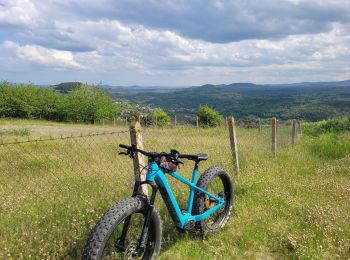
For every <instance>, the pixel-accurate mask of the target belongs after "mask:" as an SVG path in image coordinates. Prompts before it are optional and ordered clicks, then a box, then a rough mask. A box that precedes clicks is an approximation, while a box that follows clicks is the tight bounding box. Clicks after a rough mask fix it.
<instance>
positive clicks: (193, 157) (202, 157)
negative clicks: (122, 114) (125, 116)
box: [119, 144, 208, 161]
mask: <svg viewBox="0 0 350 260" xmlns="http://www.w3.org/2000/svg"><path fill="white" fill-rule="evenodd" d="M119 147H121V148H124V149H127V150H128V152H127V153H126V155H130V154H131V153H134V152H139V153H142V154H143V155H145V156H147V157H150V158H156V157H161V156H170V157H174V159H178V158H183V159H188V160H194V161H200V160H206V159H208V155H207V154H198V155H192V154H180V153H179V152H178V151H176V150H171V152H170V153H165V152H161V153H156V152H146V151H144V150H141V149H138V148H136V145H132V146H129V145H125V144H119ZM121 154H123V153H121ZM124 154H125V153H124Z"/></svg>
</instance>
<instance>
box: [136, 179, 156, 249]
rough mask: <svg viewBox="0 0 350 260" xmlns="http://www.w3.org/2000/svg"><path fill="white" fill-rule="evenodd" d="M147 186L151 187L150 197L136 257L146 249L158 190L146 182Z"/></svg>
mask: <svg viewBox="0 0 350 260" xmlns="http://www.w3.org/2000/svg"><path fill="white" fill-rule="evenodd" d="M148 184H150V185H151V187H152V195H151V199H150V201H149V204H148V208H147V212H146V218H145V221H144V223H143V228H142V233H141V236H140V240H139V246H138V248H137V255H138V256H141V254H142V253H143V252H144V251H145V249H146V244H147V238H148V231H149V225H150V223H151V217H152V212H153V209H154V201H155V199H156V194H157V190H158V186H157V184H155V183H150V182H148Z"/></svg>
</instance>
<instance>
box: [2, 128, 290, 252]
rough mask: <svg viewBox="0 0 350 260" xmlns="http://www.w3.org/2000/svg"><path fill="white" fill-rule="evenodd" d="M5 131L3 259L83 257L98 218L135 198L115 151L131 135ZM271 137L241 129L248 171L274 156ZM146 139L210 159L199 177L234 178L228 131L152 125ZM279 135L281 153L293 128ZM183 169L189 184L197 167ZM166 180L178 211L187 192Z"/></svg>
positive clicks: (128, 165)
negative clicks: (212, 173) (215, 171)
mask: <svg viewBox="0 0 350 260" xmlns="http://www.w3.org/2000/svg"><path fill="white" fill-rule="evenodd" d="M2 129H3V130H4V129H5V130H6V131H5V130H4V131H3V132H4V133H8V134H7V135H6V134H2V135H1V136H0V137H1V140H2V141H0V158H1V159H0V259H4V258H11V257H12V258H79V257H80V256H81V252H82V248H83V245H84V243H85V239H86V237H87V235H88V233H89V231H90V230H91V228H92V227H93V226H94V224H95V222H96V221H97V219H98V218H99V217H100V216H101V214H103V213H104V212H105V211H106V210H107V208H109V207H110V206H111V205H113V204H114V203H115V202H116V201H118V200H121V199H123V198H125V197H128V196H130V195H131V192H132V187H133V183H134V175H133V164H132V160H130V159H129V158H127V157H125V156H118V151H117V147H118V144H120V143H123V144H130V135H129V130H128V129H127V128H116V127H115V128H113V127H105V128H102V130H100V129H98V128H89V127H84V126H80V127H74V126H70V127H60V126H48V127H46V128H45V127H44V128H43V127H42V126H30V129H31V132H30V133H29V136H21V135H15V134H14V132H11V131H12V130H13V127H12V126H11V127H8V128H6V127H2ZM11 129H12V130H11ZM97 130H99V131H97ZM9 133H10V134H9ZM270 133H271V130H270V128H268V127H263V128H262V129H261V131H258V129H249V130H246V129H240V128H239V129H237V136H238V149H239V157H240V162H241V165H242V167H243V169H244V168H245V166H246V165H248V164H249V163H250V162H251V161H254V160H255V161H256V160H259V159H261V158H266V156H267V155H266V154H270V153H268V152H267V151H270V149H271V135H270ZM142 135H143V144H144V149H145V150H148V151H166V152H167V151H169V150H170V149H172V148H174V149H176V150H178V151H180V152H182V153H186V154H197V153H201V152H202V153H208V154H209V160H207V161H205V162H201V164H200V171H201V172H202V171H203V170H204V169H205V168H207V167H209V166H211V165H222V166H224V167H226V168H227V169H228V171H229V172H230V173H231V174H233V173H234V166H233V164H232V155H231V149H230V142H229V135H228V131H227V129H226V127H225V126H222V127H218V128H196V127H176V128H175V127H173V128H157V127H149V128H144V129H143V131H142ZM277 136H278V144H279V149H286V148H288V147H290V141H289V140H290V127H280V128H279V130H278V135H277ZM269 156H270V157H271V158H272V155H269ZM184 163H185V164H184V165H183V166H181V168H180V169H179V172H180V173H181V174H182V175H183V176H184V177H186V178H190V176H191V173H192V167H193V163H191V162H189V161H184ZM169 181H170V184H171V186H172V187H173V189H174V191H175V192H174V193H175V196H176V198H177V199H178V201H179V202H180V205H181V204H183V205H185V203H186V200H187V194H188V187H187V188H184V187H185V186H183V184H180V183H178V182H175V181H174V180H171V179H170V180H169ZM158 199H159V198H158ZM158 205H159V204H158ZM159 207H160V210H161V213H162V215H164V217H163V222H164V225H165V233H167V232H172V231H170V229H171V227H172V225H170V217H167V213H166V210H165V207H164V206H163V205H162V204H160V206H159ZM165 239H166V238H165ZM166 243H167V242H166V241H165V245H166Z"/></svg>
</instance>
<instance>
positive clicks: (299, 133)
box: [297, 119, 303, 135]
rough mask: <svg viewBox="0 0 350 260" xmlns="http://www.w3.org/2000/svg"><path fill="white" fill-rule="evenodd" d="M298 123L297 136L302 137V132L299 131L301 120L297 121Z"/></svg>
mask: <svg viewBox="0 0 350 260" xmlns="http://www.w3.org/2000/svg"><path fill="white" fill-rule="evenodd" d="M297 122H298V135H302V134H303V130H302V129H301V120H299V119H298V120H297Z"/></svg>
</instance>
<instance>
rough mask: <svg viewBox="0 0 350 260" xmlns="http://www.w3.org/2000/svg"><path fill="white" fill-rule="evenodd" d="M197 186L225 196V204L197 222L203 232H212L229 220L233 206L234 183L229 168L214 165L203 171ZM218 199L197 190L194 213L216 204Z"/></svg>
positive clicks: (196, 213) (216, 194) (201, 211)
mask: <svg viewBox="0 0 350 260" xmlns="http://www.w3.org/2000/svg"><path fill="white" fill-rule="evenodd" d="M197 186H198V187H200V188H202V189H204V190H207V191H209V192H210V193H211V194H213V195H215V196H220V197H222V198H224V200H225V204H224V205H223V207H221V208H220V209H219V210H218V211H216V212H214V213H213V214H212V215H210V216H209V217H207V218H206V219H204V220H202V221H200V222H198V223H197V225H196V226H197V228H198V229H199V230H201V231H203V232H208V233H212V232H215V231H217V230H218V229H219V228H222V227H223V226H224V225H225V224H226V223H227V221H228V219H229V217H230V215H231V212H232V207H233V183H232V180H231V177H230V175H229V174H228V172H227V170H226V169H225V168H223V167H220V166H213V167H210V168H208V169H207V170H205V171H204V172H203V174H202V175H201V176H200V178H199V179H198V181H197ZM216 204H217V203H216V201H215V200H213V199H211V198H209V196H208V195H206V194H204V193H202V192H200V191H196V193H195V197H194V203H193V210H192V214H193V215H198V214H202V213H203V212H205V211H207V210H209V209H210V208H212V207H214V206H215V205H216Z"/></svg>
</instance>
